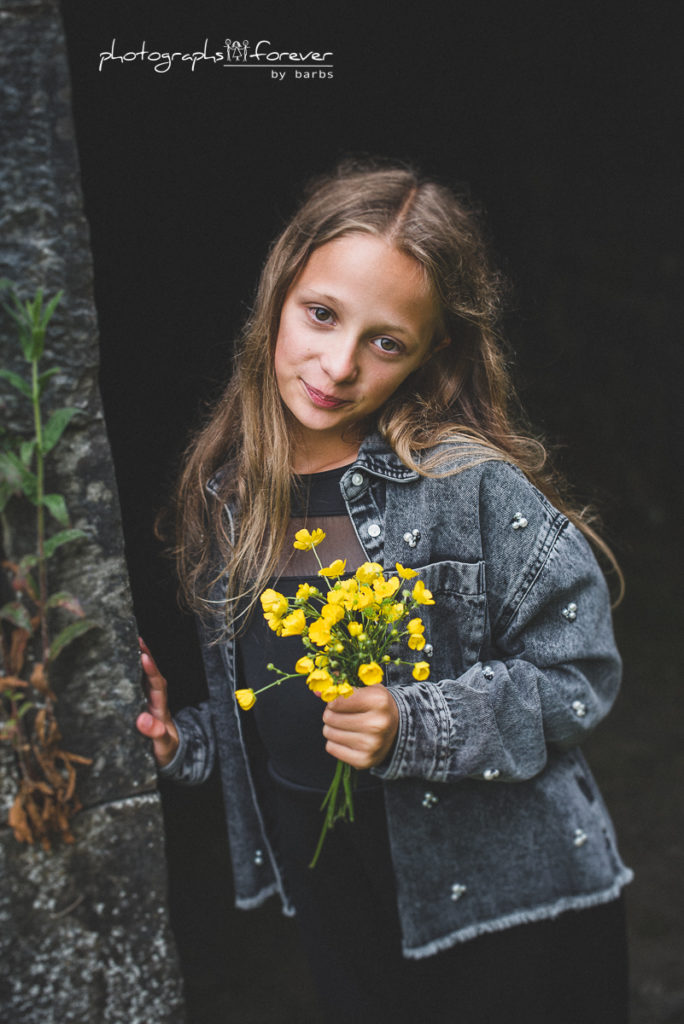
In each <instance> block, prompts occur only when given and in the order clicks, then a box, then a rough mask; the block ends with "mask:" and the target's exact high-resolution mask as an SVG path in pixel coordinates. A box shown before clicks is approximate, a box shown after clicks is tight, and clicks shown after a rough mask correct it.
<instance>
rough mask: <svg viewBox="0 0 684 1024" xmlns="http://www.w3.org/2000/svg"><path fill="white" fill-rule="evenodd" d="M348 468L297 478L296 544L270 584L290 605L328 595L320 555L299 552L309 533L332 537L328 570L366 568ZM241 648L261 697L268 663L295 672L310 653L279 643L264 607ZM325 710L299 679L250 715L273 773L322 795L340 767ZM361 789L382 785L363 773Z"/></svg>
mask: <svg viewBox="0 0 684 1024" xmlns="http://www.w3.org/2000/svg"><path fill="white" fill-rule="evenodd" d="M347 468H348V467H347V466H342V467H340V468H338V469H331V470H327V471H326V472H324V473H313V474H311V475H307V476H301V477H299V478H298V480H299V483H298V485H297V486H296V487H293V494H292V516H291V519H290V527H289V536H288V539H287V541H286V543H285V547H284V551H283V558H282V562H281V564H280V565H279V566H278V570H279V575H278V576H277V577H274V578H273V579H271V580H269V583H268V585H269V587H273V588H274V589H275V590H278V591H279V592H280V593H281V594H285V596H287V597H294V595H295V593H296V591H297V588H298V587H299V585H300V584H301V583H310V584H315V585H316V586H319V587H321V589H323V588H325V586H326V584H325V581H324V580H323V579H322V577H320V576H318V575H317V571H318V563H317V562H316V558H315V555H314V554H313V552H312V551H297V550H296V549H294V548H293V547H292V541H293V540H294V535H295V533H296V532H297V530H300V529H302V527H306V528H307V529H308V530H311V531H313V530H314V529H316V528H317V527H320V528H321V529H323V530H324V531H325V534H326V537H325V540H324V541H322V542H321V544H320V545H318V547H317V549H316V550H317V552H318V555H319V557H320V559H321V562H322V563H323V565H329V564H330V563H331V562H332V561H334V560H335V559H336V558H346V559H347V567H346V568H347V572H354V571H355V570H356V569H358V567H359V566H360V565H362V564H363V562H365V561H366V555H365V553H364V551H363V549H362V548H361V545H360V544H359V542H358V540H357V537H356V534H355V532H354V527H353V524H352V521H351V519H350V518H349V516H348V514H347V509H346V507H345V504H344V500H343V498H342V494H341V492H340V480H341V478H342V476H343V474H344V473H345V472H346V470H347ZM237 648H238V668H239V676H240V677H241V678H240V683H239V685H240V686H249V687H252V688H253V689H255V690H258V689H259V688H260V687H261V686H265V685H266V684H267V683H269V682H272V681H273V680H274V679H275V678H276V677H275V674H274V673H273V672H269V671H268V669H267V668H266V666H267V665H268V663H269V662H272V663H273V664H274V665H277V666H278V668H280V669H283V670H284V671H287V672H290V671H293V670H294V666H295V663H296V661H297V660H298V659H299V658H301V657H302V655H303V654H306V653H307V652H306V650H305V648H304V646H303V644H302V641H301V638H300V637H298V636H291V637H279V636H277V635H276V634H275V633H274V632H273V630H271V629H270V628H269V626H268V623H267V622H266V620H265V619H264V617H263V614H262V612H261V606H260V605H258V606H257V607H256V608H255V609H254V611H253V612H252V615H251V617H250V620H249V623H248V625H247V628H246V630H245V632H244V633H243V635H242V636H241V637H240V638H239V640H238V644H237ZM324 710H325V704H324V703H323V701H322V700H321V699H320V697H317V696H316V695H315V694H314V693H312V692H311V691H310V690H309V688H308V687H307V685H306V683H305V681H304V678H303V677H299V678H296V679H288V680H287V681H286V682H284V683H282V684H281V685H280V686H274V687H273V688H272V689H270V690H268V691H267V692H266V693H264V694H261V696H259V697H258V698H257V702H256V704H255V705H254V708H253V709H252V710H250V711H248V712H247V714H249V715H253V716H254V720H255V723H256V729H257V732H258V734H259V737H260V740H261V742H262V744H263V745H264V747H265V749H266V753H267V756H268V768H269V771H270V772H271V774H272V775H274V776H275V777H276V778H277V779H279V780H280V781H281V782H289V783H292V784H294V785H296V786H302V787H304V788H306V789H313V790H321V791H323V792H324V791H325V790H326V789H327V788H328V786H329V785H330V782H331V781H332V776H333V773H334V771H335V759H334V758H333V757H331V756H330V754H328V753H327V752H326V750H325V739H324V737H323V734H322V728H323V723H322V715H323V711H324ZM358 785H359V786H369V785H373V786H376V785H379V781H378V780H377V779H376V778H375V777H374V776H371V775H370V774H369V773H368V772H360V773H359V777H358Z"/></svg>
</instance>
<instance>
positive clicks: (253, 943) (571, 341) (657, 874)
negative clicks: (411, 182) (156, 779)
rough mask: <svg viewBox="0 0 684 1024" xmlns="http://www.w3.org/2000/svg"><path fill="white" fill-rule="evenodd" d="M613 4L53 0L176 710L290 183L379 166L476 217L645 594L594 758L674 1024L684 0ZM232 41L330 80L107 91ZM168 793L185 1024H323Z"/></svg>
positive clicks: (110, 401)
mask: <svg viewBox="0 0 684 1024" xmlns="http://www.w3.org/2000/svg"><path fill="white" fill-rule="evenodd" d="M598 6H599V5H590V4H588V3H587V4H580V5H573V6H570V7H568V6H566V5H562V4H557V5H556V4H551V3H548V4H544V5H539V6H537V5H536V4H523V3H509V4H506V5H501V7H497V6H494V5H491V4H486V3H485V4H480V5H478V6H477V8H476V9H475V8H474V7H471V6H470V5H469V6H468V7H465V6H463V5H461V6H458V5H451V4H449V5H447V4H442V5H437V4H434V5H433V4H430V3H421V4H419V5H418V6H417V8H415V9H414V10H413V12H412V13H411V14H410V16H402V15H400V14H399V13H396V12H394V9H393V8H390V7H389V5H383V4H380V3H378V2H375V0H372V2H369V3H366V4H363V5H359V6H353V7H352V6H351V5H349V4H345V5H341V6H340V7H339V8H338V9H337V11H336V12H335V11H330V10H327V11H325V13H323V8H322V5H321V4H317V3H315V2H314V0H306V2H303V3H302V2H299V3H297V2H294V3H293V2H290V3H288V4H286V5H284V4H266V3H257V4H248V3H245V2H244V0H237V2H235V3H233V4H231V5H230V6H228V5H226V4H223V3H221V4H218V3H210V2H205V0H201V2H198V3H196V4H194V5H187V8H186V5H185V4H182V5H181V4H180V3H175V4H174V3H170V2H166V3H161V2H159V3H145V2H142V3H137V4H135V5H134V4H133V3H132V2H130V0H118V2H117V3H112V2H109V3H107V2H100V3H98V4H93V5H84V4H79V3H77V2H76V0H63V2H62V10H63V17H64V22H65V28H66V34H67V45H68V48H69V58H70V65H71V75H72V87H73V103H74V116H75V121H76V129H77V140H78V146H79V154H80V160H81V167H82V174H83V190H84V197H85V206H86V214H87V217H88V221H89V223H90V228H91V234H92V247H93V254H94V266H95V291H96V303H97V309H98V316H99V327H100V335H101V345H102V371H101V386H102V393H103V400H104V403H105V412H106V417H107V425H108V431H109V435H110V439H111V444H112V450H113V454H114V459H115V464H116V471H117V477H118V483H119V489H120V498H121V504H122V510H123V517H124V528H125V537H126V546H127V553H128V559H129V565H130V572H131V581H132V586H133V591H134V600H135V607H136V614H137V616H138V621H139V626H140V630H141V632H142V635H143V636H144V637H145V639H146V640H147V642H148V643H149V644H150V646H151V647H152V649H153V651H154V652H155V654H156V656H157V658H158V661H159V663H160V665H161V667H162V670H163V671H164V672H165V673H166V674H167V676H168V678H169V682H170V686H171V693H172V700H173V702H174V705H175V706H176V707H179V706H181V705H183V704H185V703H188V702H190V701H193V700H197V699H199V698H201V696H202V686H203V682H202V676H201V670H200V668H199V661H198V657H197V651H196V645H195V641H194V632H193V627H192V623H191V622H190V621H189V620H188V619H186V618H183V617H182V616H181V614H180V612H179V610H178V608H177V606H176V602H175V596H174V585H173V581H172V576H171V567H170V565H169V563H168V561H167V560H166V559H164V558H163V557H162V553H161V546H160V544H159V543H158V542H157V541H155V539H154V537H153V521H154V517H155V514H156V512H157V511H158V510H159V508H160V507H161V506H162V505H163V503H164V501H165V499H166V497H167V495H168V493H169V489H170V486H171V482H172V480H173V477H174V473H175V471H176V467H177V462H178V458H179V454H180V452H181V450H182V448H183V446H184V444H185V442H186V440H187V436H188V431H189V430H190V429H191V427H192V425H193V424H194V423H196V422H197V417H198V415H199V414H200V412H201V409H202V408H203V403H204V402H206V401H207V400H208V399H209V398H211V396H212V395H214V394H216V392H217V390H218V388H219V387H220V384H221V382H222V381H223V380H224V379H225V377H226V375H227V373H228V371H229V360H230V352H231V339H232V338H233V337H234V336H235V335H236V333H237V331H238V329H239V326H240V324H241V322H242V320H243V318H244V316H245V314H246V311H247V309H248V306H249V302H250V299H251V296H252V294H253V289H254V285H255V282H256V278H257V275H258V272H259V269H260V266H261V262H262V260H263V258H264V255H265V249H266V245H267V243H268V242H269V241H270V239H271V238H272V237H273V235H274V234H275V233H276V232H277V231H278V230H279V228H280V227H281V226H282V224H283V222H284V221H285V219H286V218H287V216H288V215H289V213H290V212H291V210H292V207H293V204H294V202H295V200H296V199H297V197H298V195H299V192H300V189H301V185H302V183H303V182H304V181H305V180H306V179H307V177H309V176H310V175H311V174H313V173H315V172H318V171H321V170H325V169H327V168H329V167H330V166H331V164H333V163H334V162H335V161H336V159H337V158H338V157H339V156H341V155H344V154H347V153H352V154H363V153H367V154H378V155H388V156H392V157H398V158H402V159H407V160H410V161H412V162H415V163H417V164H418V165H419V166H420V167H421V168H422V169H423V170H424V171H425V172H427V173H429V174H433V175H436V176H437V177H439V178H440V179H441V180H444V181H446V182H448V183H451V184H456V185H465V186H467V187H468V188H469V189H470V192H471V194H472V196H473V197H474V199H475V200H476V201H477V203H478V204H479V205H481V207H482V208H483V209H484V211H485V214H486V218H487V223H488V225H489V231H490V234H491V237H492V240H493V247H494V251H495V254H496V257H497V259H498V262H499V265H500V266H501V267H502V268H503V270H504V272H505V273H506V274H507V276H508V277H509V279H510V280H511V281H512V284H513V289H512V292H511V297H510V301H509V311H508V315H507V321H506V326H507V331H508V334H509V337H510V338H511V340H512V344H513V349H514V351H515V376H516V380H517V382H518V384H519V386H520V388H521V390H522V394H523V398H524V401H525V404H526V406H527V409H528V412H529V414H530V417H531V419H532V421H533V423H534V424H535V426H537V427H539V428H541V429H542V430H544V431H545V432H546V434H547V436H548V437H549V439H550V440H551V441H552V442H553V443H555V444H557V445H558V446H559V447H558V454H557V459H558V462H559V465H560V466H561V468H562V470H563V471H564V472H565V473H566V474H567V476H568V477H569V479H570V481H571V482H572V484H573V487H574V492H575V494H576V496H577V497H578V499H579V500H580V501H585V500H587V501H591V502H592V503H594V504H597V505H598V506H599V508H600V509H601V510H602V513H603V522H604V535H605V536H606V538H607V539H608V540H609V542H610V543H611V544H612V545H613V546H614V548H615V550H616V552H617V554H618V557H619V558H620V560H621V562H622V565H623V568H624V570H625V573H626V576H627V588H628V589H627V596H626V598H625V601H624V602H623V604H622V605H621V606H620V608H619V609H618V611H617V613H616V629H617V633H618V638H619V642H620V644H621V649H622V651H623V655H624V658H625V684H624V688H623V693H622V696H621V698H620V700H619V702H618V705H617V707H616V709H615V711H614V712H613V714H612V716H611V717H610V718H609V720H608V721H607V722H606V723H605V724H604V725H603V726H602V727H601V728H600V729H599V730H598V733H597V734H596V735H595V736H594V737H592V739H591V741H590V743H589V744H588V747H589V750H588V753H589V757H590V760H591V761H592V764H593V766H594V768H595V770H596V774H597V776H598V778H599V781H600V783H601V785H602V788H603V790H604V793H605V795H606V799H607V802H608V805H609V807H610V808H611V810H612V812H613V815H614V817H615V820H616V825H617V828H618V834H619V836H620V839H621V848H622V853H623V856H624V858H625V860H626V861H627V863H628V864H630V865H631V866H632V867H633V868H634V869H635V871H636V873H637V878H636V881H635V883H634V884H633V885H632V886H631V887H630V888H629V890H628V910H629V914H630V935H631V948H632V969H633V987H634V998H633V1006H634V1012H633V1017H634V1022H635V1024H636V1022H641V1021H643V1022H644V1024H645V1022H647V1021H648V1022H649V1024H653V1022H657V1021H684V979H683V978H682V967H681V965H682V963H683V962H684V936H683V934H682V925H681V922H680V919H679V914H678V912H677V908H678V907H679V908H680V909H681V906H682V905H683V902H682V896H683V895H684V893H683V891H682V881H681V874H682V872H681V864H682V853H683V852H684V838H683V827H682V826H683V824H684V822H683V820H682V819H683V814H682V808H681V795H680V793H681V781H680V780H681V778H682V768H683V767H684V754H683V752H682V751H683V746H682V742H681V741H682V735H683V733H684V727H683V724H682V715H681V708H680V671H681V670H680V666H681V661H682V658H681V641H680V637H681V632H682V625H681V611H680V608H681V603H680V604H678V603H677V602H678V598H679V597H680V596H681V584H680V578H681V577H680V569H679V566H680V565H681V557H680V556H681V549H682V536H681V530H680V509H681V508H682V497H683V495H682V479H681V472H680V469H679V465H680V460H679V459H678V458H676V456H677V455H678V454H679V451H680V448H681V432H680V430H679V422H680V421H679V406H680V401H679V388H680V386H681V381H682V361H683V358H682V347H681V343H680V338H679V324H680V322H681V319H682V308H681V307H682V293H683V291H684V287H683V286H684V256H683V254H682V242H681V227H680V226H681V222H682V219H681V218H682V213H683V212H684V211H683V210H682V201H681V193H680V192H679V186H680V180H681V173H682V168H681V160H680V158H681V149H682V147H681V142H682V123H681V116H682V115H681V99H682V95H683V91H682V86H683V84H684V83H683V81H682V78H683V77H684V76H683V73H682V66H683V65H682V60H681V46H680V45H679V40H678V31H677V28H678V25H677V24H676V18H677V12H678V9H679V5H678V4H676V3H666V2H661V3H657V4H653V5H651V6H649V7H648V8H646V6H645V5H644V6H643V7H642V8H641V9H640V10H637V11H636V12H635V13H630V14H626V13H625V14H624V15H623V16H622V17H620V18H618V17H616V16H615V15H613V14H611V13H609V10H608V8H607V5H606V7H605V9H604V10H603V11H601V10H597V7H598ZM226 37H230V38H232V39H240V40H244V39H247V40H249V41H250V42H251V44H252V46H254V44H255V43H256V41H257V40H259V39H269V40H271V42H272V44H273V48H274V49H281V50H286V49H288V50H289V49H292V50H303V51H306V50H309V49H314V50H332V51H333V52H334V57H333V61H334V78H333V79H332V80H328V79H326V80H314V81H311V80H308V81H304V80H299V81H295V80H294V79H293V77H292V72H289V73H288V78H287V80H285V81H283V82H276V81H272V80H271V78H270V74H269V72H268V71H266V70H262V69H252V70H244V71H238V70H235V69H227V68H222V67H221V66H220V65H214V64H213V63H210V62H208V61H205V62H200V63H198V65H197V67H196V69H195V71H194V72H193V71H191V69H190V66H189V64H187V63H186V64H180V65H174V67H173V68H172V69H171V70H170V71H168V72H167V73H165V74H160V73H156V72H155V71H154V70H153V68H152V66H151V64H149V63H143V62H141V61H136V62H130V63H126V64H123V65H122V64H120V63H114V62H109V63H107V64H105V66H104V68H103V70H102V72H99V71H98V62H99V54H100V53H101V52H102V51H104V50H106V49H109V47H110V45H111V42H112V39H113V38H116V40H117V52H124V51H127V50H138V49H140V46H141V44H142V42H143V40H144V41H145V42H146V43H147V46H148V49H152V50H167V49H170V50H180V51H182V52H192V51H194V50H198V49H201V48H202V46H203V44H204V40H205V38H208V40H209V46H208V50H209V52H213V51H215V50H218V49H220V48H221V47H222V46H223V41H224V39H225V38H226ZM163 799H164V807H165V816H166V822H167V849H168V858H169V867H170V878H171V900H172V914H173V920H174V926H175V929H176V934H177V939H178V943H179V948H180V952H181V956H182V958H183V961H184V969H185V975H186V984H187V992H188V999H189V1004H190V1006H191V1016H192V1017H193V1019H196V1020H198V1021H210V1020H213V1019H214V1016H212V1014H215V1015H216V1019H221V1020H223V1021H228V1020H235V1021H240V1022H241V1024H246V1022H249V1021H252V1020H254V1021H295V1020H296V1021H303V1022H305V1021H314V1020H315V1019H316V1018H315V1010H314V1009H313V1003H312V997H311V995H310V990H309V985H308V979H307V976H306V971H305V969H304V967H303V966H302V964H301V962H300V959H299V955H298V952H297V948H296V945H295V943H296V937H295V934H294V930H293V928H292V927H291V924H292V923H291V922H289V921H285V920H284V919H282V918H281V916H280V914H279V912H278V910H277V908H276V907H275V905H274V906H269V907H266V908H264V909H263V910H261V911H259V912H257V913H255V914H251V915H247V914H242V913H237V912H235V911H234V910H233V909H232V907H231V902H232V893H231V890H230V869H229V865H228V862H227V854H226V847H225V840H224V837H223V823H222V819H221V810H220V802H219V796H218V788H217V785H216V782H215V780H214V781H212V782H211V783H209V784H208V785H207V786H205V787H202V788H201V789H199V790H190V791H187V790H179V789H173V788H171V787H165V788H164V789H163ZM267 961H268V962H267ZM255 978H258V984H256V985H255ZM212 1006H213V1007H214V1009H213V1010H212V1009H211V1008H210V1007H212ZM218 1007H222V1009H221V1011H220V1012H219V1009H218Z"/></svg>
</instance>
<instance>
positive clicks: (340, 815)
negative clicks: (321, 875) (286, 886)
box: [309, 759, 354, 868]
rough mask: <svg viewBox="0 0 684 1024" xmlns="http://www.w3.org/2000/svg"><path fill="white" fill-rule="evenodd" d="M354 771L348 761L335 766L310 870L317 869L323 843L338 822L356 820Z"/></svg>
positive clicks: (339, 762) (326, 795)
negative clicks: (353, 784)
mask: <svg viewBox="0 0 684 1024" xmlns="http://www.w3.org/2000/svg"><path fill="white" fill-rule="evenodd" d="M353 771H354V769H353V768H352V766H351V765H350V764H347V762H346V761H340V760H339V759H338V761H337V765H336V766H335V774H334V776H333V780H332V782H331V783H330V786H329V788H328V792H327V793H326V794H325V799H324V800H323V803H322V804H321V810H322V811H325V818H324V820H323V828H322V829H321V834H320V836H319V837H318V843H317V845H316V851H315V853H314V855H313V857H312V859H311V863H310V864H309V867H310V868H315V867H316V864H317V863H318V858H319V857H320V854H321V850H322V849H323V843H324V842H325V837H326V836H327V834H328V832H329V831H330V830H331V829H332V828H333V826H334V825H335V822H336V821H340V820H341V819H342V820H345V821H353V820H354V801H353V797H352V773H353ZM340 786H341V787H342V793H340Z"/></svg>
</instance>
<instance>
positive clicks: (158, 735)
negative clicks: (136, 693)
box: [135, 637, 178, 768]
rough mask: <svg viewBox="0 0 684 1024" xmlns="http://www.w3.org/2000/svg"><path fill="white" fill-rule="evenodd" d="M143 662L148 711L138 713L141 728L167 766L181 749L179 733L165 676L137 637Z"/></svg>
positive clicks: (161, 760) (159, 758) (158, 760)
mask: <svg viewBox="0 0 684 1024" xmlns="http://www.w3.org/2000/svg"><path fill="white" fill-rule="evenodd" d="M138 642H139V644H140V662H141V664H142V669H143V672H144V677H143V685H144V687H145V693H146V695H147V711H143V712H142V714H140V715H138V719H137V721H136V723H135V724H136V726H137V727H138V731H139V732H141V733H142V734H143V736H147V738H148V739H150V740H152V748H153V750H154V756H155V759H156V761H157V764H158V765H159V767H160V768H164V766H165V765H167V764H169V762H170V761H172V760H173V756H174V754H175V753H176V751H177V750H178V732H177V730H176V726H175V725H174V724H173V719H172V718H171V714H170V712H169V704H168V700H167V697H166V679H164V676H163V675H162V674H161V672H160V671H159V669H158V668H157V665H156V663H155V660H154V658H153V657H152V655H151V654H150V650H149V647H148V646H147V644H146V643H145V641H144V640H143V639H142V638H141V637H138Z"/></svg>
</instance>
